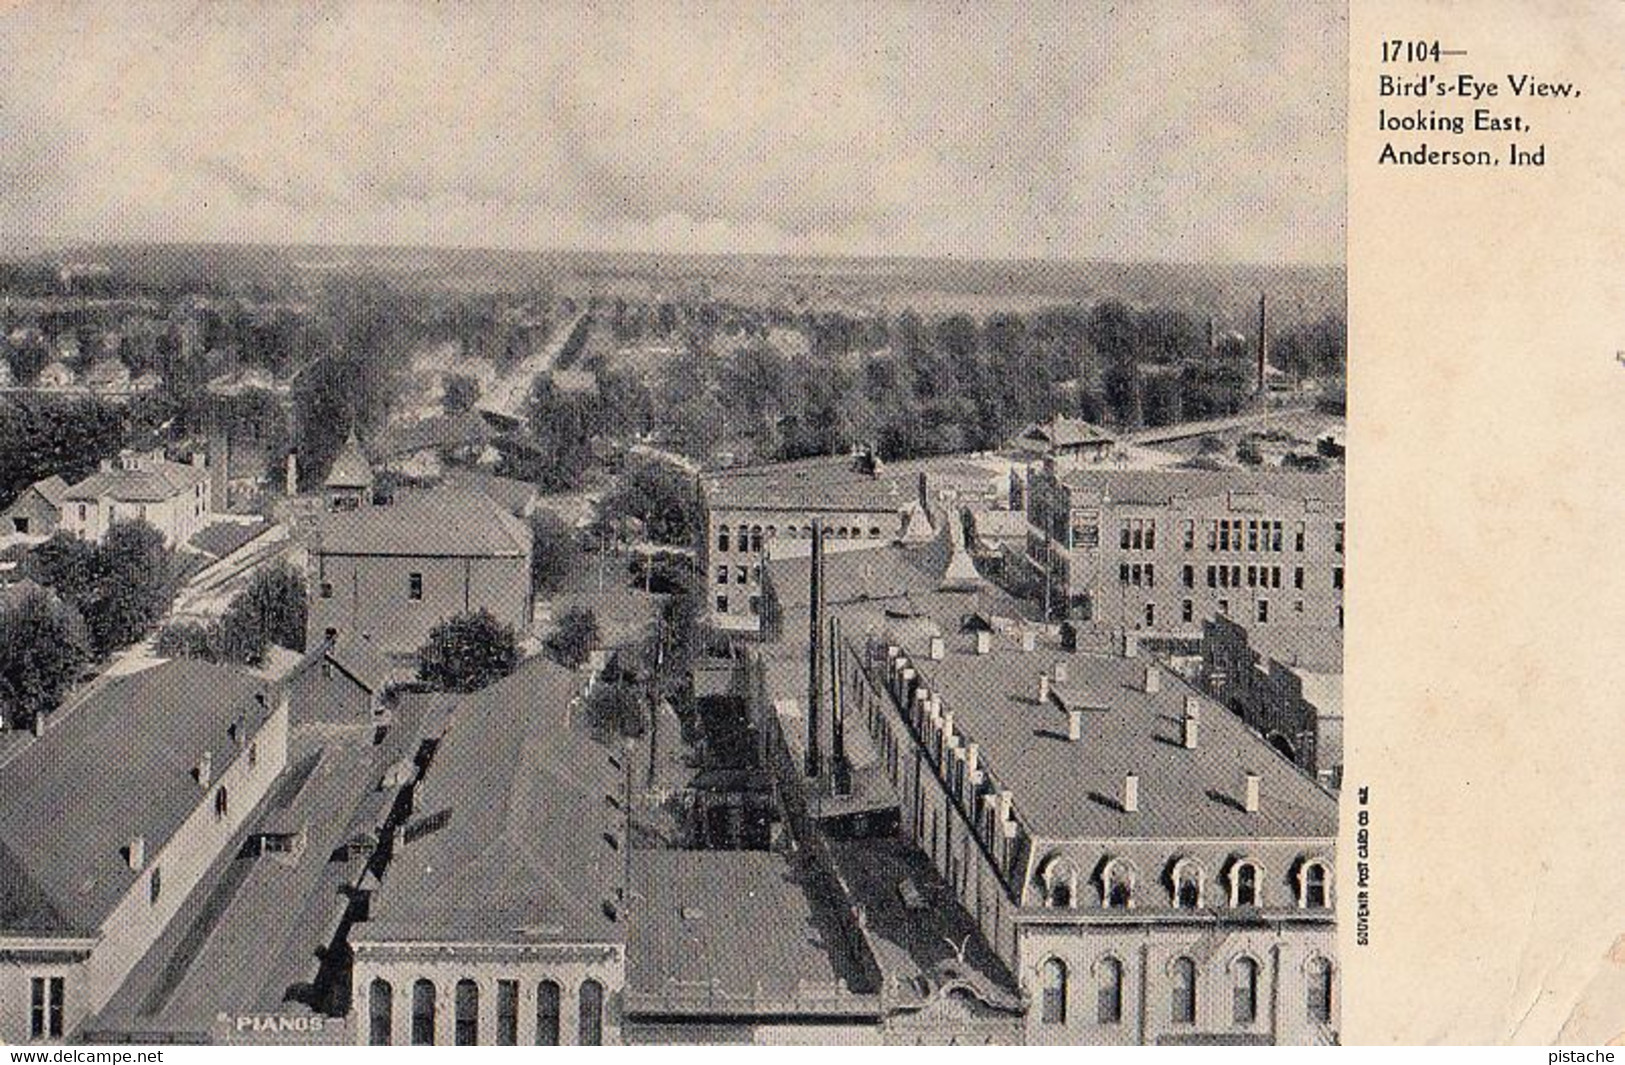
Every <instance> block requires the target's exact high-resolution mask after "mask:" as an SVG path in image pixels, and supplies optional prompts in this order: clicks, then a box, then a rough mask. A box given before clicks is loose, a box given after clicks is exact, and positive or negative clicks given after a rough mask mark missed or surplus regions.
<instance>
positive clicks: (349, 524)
mask: <svg viewBox="0 0 1625 1065" xmlns="http://www.w3.org/2000/svg"><path fill="white" fill-rule="evenodd" d="M530 553H531V533H530V527H529V526H528V525H527V524H526V523H525V522H524V521H523V520H522V519H520V518H518V517H515V516H514V515H513V514H510V513H509V512H508V511H507V510H506V509H504V508H503V507H502V506H501V505H500V504H498V503H497V502H496V501H495V500H493V499H492V498H491V497H490V496H489V495H487V494H485V493H483V492H474V491H466V490H462V489H456V488H446V487H442V488H435V489H427V490H403V491H400V492H397V493H395V495H394V497H393V498H392V499H391V500H390V501H389V502H388V503H380V504H373V503H368V502H364V501H361V500H357V501H355V505H354V507H353V509H337V510H331V511H328V512H325V513H323V514H321V515H320V516H319V517H318V519H317V522H316V528H315V533H314V535H313V537H312V539H311V544H310V554H311V569H312V574H311V584H312V589H313V595H312V597H311V602H310V614H309V620H308V622H307V630H306V631H307V638H306V639H307V645H308V646H311V647H315V646H318V645H319V644H321V643H322V642H323V641H324V640H332V641H333V642H334V643H335V644H337V645H339V646H345V645H348V644H350V643H351V641H360V642H362V643H365V644H366V645H367V646H368V647H370V648H371V653H372V654H375V655H377V656H380V657H381V658H383V659H385V660H386V661H388V662H390V663H393V664H397V665H398V664H401V663H404V662H406V661H408V660H410V659H411V658H412V656H413V655H415V654H416V652H417V650H418V648H419V647H421V646H422V645H423V643H424V641H425V640H426V639H427V638H428V635H429V631H430V630H431V629H433V628H434V627H435V626H436V625H438V624H440V623H441V622H442V621H445V620H446V619H448V618H450V617H452V616H454V615H457V614H463V613H468V612H470V611H476V610H488V611H490V612H491V613H492V614H493V615H495V616H496V618H497V619H498V620H500V621H502V622H503V623H505V624H507V625H511V626H512V627H513V628H514V629H515V630H516V631H517V632H518V633H519V634H520V635H523V634H524V633H525V632H526V631H527V630H528V628H529V626H530V621H531V588H530Z"/></svg>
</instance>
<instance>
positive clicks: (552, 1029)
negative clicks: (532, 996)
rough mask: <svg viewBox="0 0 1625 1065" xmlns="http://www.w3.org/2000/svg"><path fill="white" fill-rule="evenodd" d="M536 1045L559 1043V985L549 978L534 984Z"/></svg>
mask: <svg viewBox="0 0 1625 1065" xmlns="http://www.w3.org/2000/svg"><path fill="white" fill-rule="evenodd" d="M536 1045H537V1046H539V1047H556V1046H558V1045H559V985H558V984H555V983H554V982H553V981H551V980H543V981H542V982H541V983H539V984H537V985H536Z"/></svg>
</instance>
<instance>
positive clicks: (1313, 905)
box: [1303, 862, 1329, 910]
mask: <svg viewBox="0 0 1625 1065" xmlns="http://www.w3.org/2000/svg"><path fill="white" fill-rule="evenodd" d="M1328 895H1329V892H1328V891H1327V890H1326V867H1325V866H1324V865H1322V864H1321V863H1320V862H1311V863H1309V864H1308V865H1306V866H1304V867H1303V904H1304V906H1306V907H1308V908H1309V909H1312V910H1321V909H1325V908H1326V905H1327V896H1328Z"/></svg>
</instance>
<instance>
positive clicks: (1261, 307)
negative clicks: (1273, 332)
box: [1257, 292, 1269, 396]
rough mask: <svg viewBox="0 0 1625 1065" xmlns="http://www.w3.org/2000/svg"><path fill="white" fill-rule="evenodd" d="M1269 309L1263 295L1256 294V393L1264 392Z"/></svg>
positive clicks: (1261, 393)
mask: <svg viewBox="0 0 1625 1065" xmlns="http://www.w3.org/2000/svg"><path fill="white" fill-rule="evenodd" d="M1268 331H1269V310H1268V305H1267V303H1266V299H1265V296H1264V294H1263V293H1262V292H1260V293H1259V294H1258V382H1257V385H1258V394H1259V395H1261V396H1262V395H1263V394H1264V384H1265V380H1264V374H1265V369H1264V368H1265V366H1267V365H1268V360H1269V332H1268Z"/></svg>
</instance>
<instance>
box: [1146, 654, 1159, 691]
mask: <svg viewBox="0 0 1625 1065" xmlns="http://www.w3.org/2000/svg"><path fill="white" fill-rule="evenodd" d="M1145 690H1146V693H1147V694H1149V695H1155V694H1156V693H1157V692H1160V691H1161V690H1162V673H1161V671H1160V670H1158V669H1157V664H1156V663H1155V662H1147V663H1146V664H1145Z"/></svg>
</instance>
